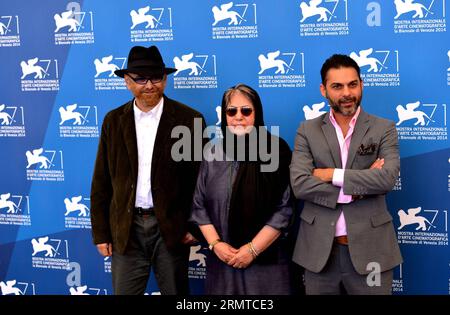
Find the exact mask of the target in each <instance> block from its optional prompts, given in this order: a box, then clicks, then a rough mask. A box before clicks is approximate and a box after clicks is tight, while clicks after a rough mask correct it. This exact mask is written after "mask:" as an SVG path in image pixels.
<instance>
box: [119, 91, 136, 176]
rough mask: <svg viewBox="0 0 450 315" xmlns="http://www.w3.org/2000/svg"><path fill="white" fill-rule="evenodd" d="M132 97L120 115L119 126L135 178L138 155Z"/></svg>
mask: <svg viewBox="0 0 450 315" xmlns="http://www.w3.org/2000/svg"><path fill="white" fill-rule="evenodd" d="M133 103H134V99H133V100H132V101H131V102H129V103H128V104H127V106H125V109H124V111H123V114H122V116H121V117H120V128H121V129H122V135H123V139H124V143H125V147H126V148H127V151H128V157H129V159H130V164H131V171H132V175H133V177H134V178H137V167H138V156H137V152H138V149H137V140H136V125H135V122H134V111H133Z"/></svg>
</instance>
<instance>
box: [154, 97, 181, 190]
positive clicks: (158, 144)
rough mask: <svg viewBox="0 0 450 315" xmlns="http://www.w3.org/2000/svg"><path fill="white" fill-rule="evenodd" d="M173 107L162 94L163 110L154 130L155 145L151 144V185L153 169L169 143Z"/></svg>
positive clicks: (173, 112)
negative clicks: (156, 129)
mask: <svg viewBox="0 0 450 315" xmlns="http://www.w3.org/2000/svg"><path fill="white" fill-rule="evenodd" d="M174 114H175V109H174V107H173V103H172V102H171V101H170V99H168V98H167V97H166V96H165V95H164V105H163V112H162V114H161V119H160V120H159V125H158V131H157V132H156V138H155V145H154V146H153V156H152V174H151V182H152V186H153V184H154V183H155V178H154V177H155V176H154V174H155V173H156V172H155V170H156V169H157V167H158V163H159V162H160V159H159V157H160V155H161V153H162V152H163V151H164V148H165V147H166V145H168V144H170V141H169V139H170V134H171V132H172V128H173V125H174V123H175V118H174Z"/></svg>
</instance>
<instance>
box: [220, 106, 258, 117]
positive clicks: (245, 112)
mask: <svg viewBox="0 0 450 315" xmlns="http://www.w3.org/2000/svg"><path fill="white" fill-rule="evenodd" d="M239 109H240V111H241V114H242V116H245V117H248V116H250V115H251V114H252V113H253V108H251V107H248V106H242V107H234V106H228V107H227V108H226V109H225V112H226V113H227V115H228V116H230V117H233V116H236V114H237V112H238V110H239Z"/></svg>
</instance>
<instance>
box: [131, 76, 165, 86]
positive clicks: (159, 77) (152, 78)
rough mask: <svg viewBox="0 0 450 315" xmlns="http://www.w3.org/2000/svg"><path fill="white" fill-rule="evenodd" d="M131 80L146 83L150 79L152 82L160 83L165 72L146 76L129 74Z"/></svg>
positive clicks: (140, 83) (141, 83)
mask: <svg viewBox="0 0 450 315" xmlns="http://www.w3.org/2000/svg"><path fill="white" fill-rule="evenodd" d="M128 76H129V77H130V78H131V80H133V81H134V82H135V83H137V84H139V85H146V84H147V82H148V81H150V82H151V83H152V84H156V83H159V82H161V81H162V80H163V78H164V74H152V75H151V76H149V77H147V78H144V77H136V78H134V77H132V76H131V75H128Z"/></svg>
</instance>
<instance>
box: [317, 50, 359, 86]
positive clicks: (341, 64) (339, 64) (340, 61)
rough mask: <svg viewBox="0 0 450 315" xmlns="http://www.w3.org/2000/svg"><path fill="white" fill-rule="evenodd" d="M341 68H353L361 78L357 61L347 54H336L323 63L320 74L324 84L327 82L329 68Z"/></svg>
mask: <svg viewBox="0 0 450 315" xmlns="http://www.w3.org/2000/svg"><path fill="white" fill-rule="evenodd" d="M332 68H333V69H339V68H353V69H355V70H356V72H357V73H358V77H359V79H360V80H361V70H360V68H359V66H358V64H357V63H356V61H355V60H353V59H352V58H350V57H349V56H347V55H340V54H334V55H333V56H331V57H330V58H328V59H327V60H325V62H324V63H323V65H322V69H320V76H321V77H322V84H325V81H326V78H327V73H328V70H330V69H332Z"/></svg>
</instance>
